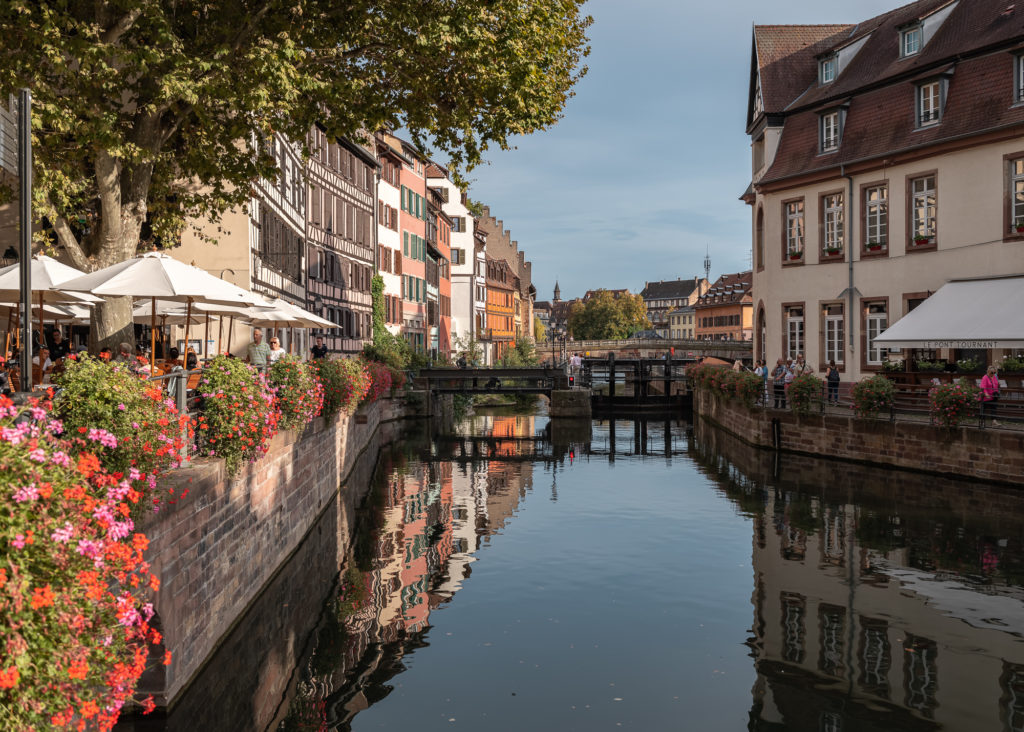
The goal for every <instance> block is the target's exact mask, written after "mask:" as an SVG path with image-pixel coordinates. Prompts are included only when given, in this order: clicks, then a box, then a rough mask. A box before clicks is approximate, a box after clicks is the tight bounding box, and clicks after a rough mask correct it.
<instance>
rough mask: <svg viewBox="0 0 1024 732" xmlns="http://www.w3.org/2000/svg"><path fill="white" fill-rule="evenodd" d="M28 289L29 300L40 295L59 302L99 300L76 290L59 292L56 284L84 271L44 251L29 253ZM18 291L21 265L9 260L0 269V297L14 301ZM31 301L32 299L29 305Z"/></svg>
mask: <svg viewBox="0 0 1024 732" xmlns="http://www.w3.org/2000/svg"><path fill="white" fill-rule="evenodd" d="M31 270H32V292H34V293H36V296H35V297H33V301H37V300H38V299H39V296H40V295H41V296H42V300H43V302H44V303H49V304H53V303H62V302H100V299H99V298H98V297H94V296H92V295H89V294H83V293H80V292H62V291H61V290H60V286H61V285H63V284H64V283H65V282H68V281H70V280H73V279H75V278H77V277H81V276H82V275H83V274H85V273H84V272H82V271H81V270H78V269H75V268H74V267H69V266H67V265H66V264H61V263H60V262H58V261H57V260H56V259H53V258H52V257H48V256H46V255H45V254H37V255H36V256H34V257H32V266H31ZM20 295H21V265H20V264H12V265H9V266H7V267H4V268H3V269H0V301H2V302H17V301H18V299H19V297H20ZM34 304H35V302H33V305H34Z"/></svg>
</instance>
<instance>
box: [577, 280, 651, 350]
mask: <svg viewBox="0 0 1024 732" xmlns="http://www.w3.org/2000/svg"><path fill="white" fill-rule="evenodd" d="M650 327H651V322H650V321H649V320H648V319H647V309H646V308H645V307H644V299H643V298H642V297H640V295H633V294H631V293H629V292H623V293H620V294H617V295H613V294H612V293H611V292H609V291H608V290H598V291H597V292H595V293H594V294H593V295H591V297H590V298H589V299H587V300H585V301H582V302H577V303H575V304H573V306H572V310H571V311H570V313H569V333H571V334H572V337H573V338H575V339H576V340H619V339H622V338H629V337H630V336H631V335H633V334H634V333H636V332H637V331H639V330H643V329H644V328H650Z"/></svg>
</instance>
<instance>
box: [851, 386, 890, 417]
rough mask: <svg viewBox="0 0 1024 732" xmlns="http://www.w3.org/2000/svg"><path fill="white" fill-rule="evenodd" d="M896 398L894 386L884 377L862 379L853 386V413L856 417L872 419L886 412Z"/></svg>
mask: <svg viewBox="0 0 1024 732" xmlns="http://www.w3.org/2000/svg"><path fill="white" fill-rule="evenodd" d="M895 398H896V385H895V384H893V383H892V381H891V380H890V379H887V378H886V377H884V376H881V375H876V376H872V377H870V378H867V379H862V380H860V381H858V382H857V383H856V384H854V385H853V412H854V414H856V415H857V416H858V417H866V418H873V417H877V416H878V414H879V413H880V412H888V411H889V410H890V409H891V408H892V405H893V400H894V399H895Z"/></svg>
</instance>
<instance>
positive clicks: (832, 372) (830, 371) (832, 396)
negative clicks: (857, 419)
mask: <svg viewBox="0 0 1024 732" xmlns="http://www.w3.org/2000/svg"><path fill="white" fill-rule="evenodd" d="M825 381H826V382H827V383H828V403H829V404H839V369H838V368H836V362H835V360H834V359H833V360H831V361H829V362H828V368H827V369H825Z"/></svg>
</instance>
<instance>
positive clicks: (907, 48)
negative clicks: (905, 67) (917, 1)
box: [900, 25, 924, 58]
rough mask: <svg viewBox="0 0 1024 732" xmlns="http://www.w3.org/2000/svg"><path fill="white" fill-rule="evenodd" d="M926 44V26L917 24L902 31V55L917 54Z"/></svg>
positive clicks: (902, 56) (904, 56) (903, 56)
mask: <svg viewBox="0 0 1024 732" xmlns="http://www.w3.org/2000/svg"><path fill="white" fill-rule="evenodd" d="M923 45H924V28H923V27H922V26H920V25H915V26H913V27H912V28H904V29H903V30H901V31H900V57H901V58H906V57H907V56H916V55H917V54H919V53H920V52H921V46H923Z"/></svg>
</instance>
